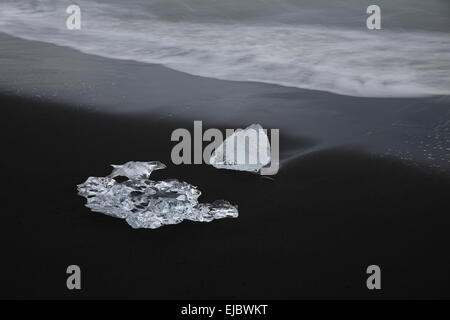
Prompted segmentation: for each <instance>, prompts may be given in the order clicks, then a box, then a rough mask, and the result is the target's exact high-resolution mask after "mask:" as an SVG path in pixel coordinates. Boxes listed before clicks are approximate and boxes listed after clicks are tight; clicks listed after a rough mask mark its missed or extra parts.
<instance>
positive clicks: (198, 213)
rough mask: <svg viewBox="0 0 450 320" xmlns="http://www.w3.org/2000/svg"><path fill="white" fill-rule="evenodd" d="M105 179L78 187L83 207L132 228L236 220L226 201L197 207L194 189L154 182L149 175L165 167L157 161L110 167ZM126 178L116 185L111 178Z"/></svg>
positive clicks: (174, 182)
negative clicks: (84, 205) (111, 217)
mask: <svg viewBox="0 0 450 320" xmlns="http://www.w3.org/2000/svg"><path fill="white" fill-rule="evenodd" d="M112 166H113V168H114V169H113V171H112V172H111V174H110V175H109V176H106V177H89V178H88V179H87V180H86V181H85V182H84V183H82V184H79V185H78V194H79V195H80V196H82V197H85V198H86V199H87V203H86V207H88V208H90V209H91V210H92V211H94V212H100V213H103V214H106V215H110V216H113V217H116V218H122V219H125V220H126V221H127V222H128V224H129V225H130V226H131V227H133V228H150V229H156V228H159V227H161V226H163V225H167V224H177V223H180V222H182V221H183V220H185V219H186V220H191V221H200V222H210V221H212V220H214V219H221V218H227V217H231V218H236V217H237V216H238V209H237V206H233V205H232V204H230V203H229V202H228V201H224V200H218V201H214V202H213V203H199V202H198V197H200V195H201V192H200V191H199V190H198V189H197V187H195V186H193V185H191V184H189V183H187V182H184V181H179V180H176V179H169V180H162V181H153V180H150V179H149V177H150V174H151V173H152V171H154V170H159V169H164V168H166V166H165V165H164V164H163V163H161V162H159V161H151V162H135V161H130V162H127V163H125V164H123V165H112ZM117 177H126V178H128V179H127V180H125V181H123V182H119V181H117V180H116V179H114V178H117Z"/></svg>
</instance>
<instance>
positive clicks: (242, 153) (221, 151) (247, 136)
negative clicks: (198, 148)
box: [209, 124, 271, 172]
mask: <svg viewBox="0 0 450 320" xmlns="http://www.w3.org/2000/svg"><path fill="white" fill-rule="evenodd" d="M270 160H271V159H270V142H269V138H268V137H267V133H266V131H265V130H264V129H263V127H262V126H261V125H260V124H252V125H250V126H248V127H247V128H245V129H243V130H242V129H238V130H236V131H235V132H234V133H233V134H231V135H230V136H229V137H228V138H226V139H225V141H224V142H223V143H222V144H221V145H219V146H218V147H217V148H216V149H215V150H214V152H213V154H212V155H211V158H210V159H209V163H210V164H211V165H212V166H214V167H215V168H218V169H229V170H239V171H249V172H259V171H260V170H261V169H262V168H263V167H265V166H266V165H267V164H269V163H270Z"/></svg>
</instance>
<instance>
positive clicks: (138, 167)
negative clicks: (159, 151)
mask: <svg viewBox="0 0 450 320" xmlns="http://www.w3.org/2000/svg"><path fill="white" fill-rule="evenodd" d="M111 166H112V167H113V168H114V170H113V171H112V172H111V174H110V175H109V177H110V178H115V177H119V176H123V177H127V178H129V179H134V178H140V177H147V178H148V177H150V175H151V174H152V172H153V171H155V170H160V169H165V168H166V165H165V164H163V163H161V162H159V161H150V162H139V161H129V162H127V163H125V164H121V165H117V164H112V165H111Z"/></svg>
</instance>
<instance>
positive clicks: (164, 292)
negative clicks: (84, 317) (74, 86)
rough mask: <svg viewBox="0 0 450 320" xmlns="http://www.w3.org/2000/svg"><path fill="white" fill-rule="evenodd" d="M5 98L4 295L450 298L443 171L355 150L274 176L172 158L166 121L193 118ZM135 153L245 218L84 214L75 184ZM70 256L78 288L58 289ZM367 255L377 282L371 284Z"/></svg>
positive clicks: (321, 156) (317, 156)
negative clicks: (154, 222) (143, 222)
mask: <svg viewBox="0 0 450 320" xmlns="http://www.w3.org/2000/svg"><path fill="white" fill-rule="evenodd" d="M0 105H1V110H2V116H1V118H0V128H1V131H2V132H1V140H2V144H1V150H2V157H1V170H2V174H1V177H2V183H1V195H2V210H1V215H2V222H1V224H0V225H1V233H0V234H1V255H2V259H1V269H0V270H1V274H2V283H1V286H0V288H1V289H0V297H1V298H152V299H163V298H267V299H270V298H276V299H278V298H287V299H296V298H450V275H449V273H448V270H449V269H450V257H449V254H448V252H449V250H448V245H449V243H450V241H449V240H450V233H449V228H450V216H449V215H450V210H449V209H450V197H449V191H450V179H449V178H448V177H446V176H444V175H443V174H441V173H439V172H432V171H430V169H424V168H420V167H417V166H411V165H405V164H402V163H400V162H398V161H396V160H393V159H388V158H384V159H383V158H379V157H375V156H371V155H369V154H365V153H364V152H362V151H359V150H351V149H331V150H325V151H321V152H317V153H313V154H310V155H308V156H304V157H303V158H299V159H298V160H296V161H293V162H290V163H289V164H287V165H286V166H284V167H283V168H282V169H281V170H280V172H279V174H278V176H277V177H276V178H275V180H270V179H264V178H261V177H259V176H255V175H250V174H243V173H236V172H229V171H222V170H216V169H213V168H211V167H207V166H178V167H177V166H174V165H171V163H170V158H169V157H170V150H171V147H172V146H173V143H171V142H170V139H169V137H170V133H171V131H172V130H173V129H174V128H178V127H187V128H191V127H192V122H186V123H182V122H178V123H170V122H168V121H166V120H164V121H163V120H160V119H154V118H152V117H142V116H124V115H117V116H115V115H105V114H100V113H95V112H89V111H86V110H80V109H76V108H71V107H67V106H62V105H57V104H50V103H46V102H43V101H38V100H29V99H22V98H15V97H8V96H1V98H0ZM283 141H284V145H283ZM307 143H308V142H307V141H301V140H298V141H297V140H296V141H289V140H288V139H285V140H282V143H281V145H282V148H287V147H288V145H289V144H296V147H298V145H301V144H307ZM283 146H284V147H283ZM129 160H142V161H145V160H160V161H163V162H165V163H166V164H168V165H169V168H168V169H167V170H163V171H159V172H156V173H154V175H153V177H154V178H157V179H162V178H169V177H175V178H179V179H181V180H185V181H187V182H190V183H192V184H195V185H197V186H198V187H199V189H200V190H202V191H203V195H202V197H201V199H202V201H212V200H215V199H226V200H229V201H231V202H233V203H236V204H238V205H239V210H240V217H239V218H237V219H228V220H219V221H214V222H212V223H209V224H206V223H193V222H183V223H182V224H179V225H175V226H166V227H163V228H160V229H157V230H133V229H131V228H130V227H129V226H128V225H127V224H126V223H125V222H124V221H122V220H116V219H113V218H110V217H107V216H103V215H101V214H97V213H91V212H90V211H89V210H88V209H87V208H85V207H84V199H83V198H81V197H79V196H77V194H76V184H77V183H80V182H83V181H84V180H85V179H86V178H87V177H88V176H91V175H94V176H102V175H106V174H107V173H109V171H110V168H109V164H110V163H123V162H126V161H129ZM71 264H77V265H79V266H80V267H81V269H82V290H81V291H77V292H74V291H69V290H67V289H66V274H65V269H66V267H67V266H68V265H71ZM371 264H377V265H380V266H381V269H382V290H381V291H377V292H373V291H369V290H367V289H366V286H365V282H366V277H367V275H366V274H365V269H366V267H367V266H368V265H371Z"/></svg>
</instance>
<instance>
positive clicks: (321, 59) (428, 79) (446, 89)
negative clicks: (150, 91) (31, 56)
mask: <svg viewBox="0 0 450 320" xmlns="http://www.w3.org/2000/svg"><path fill="white" fill-rule="evenodd" d="M70 2H71V1H65V0H63V1H54V0H41V1H38V2H37V1H30V0H14V1H11V0H4V1H2V3H1V4H0V31H2V32H4V33H7V34H10V35H13V36H17V37H21V38H25V39H29V40H39V41H44V42H48V43H52V44H56V45H61V46H67V47H71V48H74V49H77V50H79V51H81V52H84V53H88V54H95V55H99V56H103V57H108V58H113V59H127V60H135V61H140V62H145V63H153V64H161V65H164V66H167V67H169V68H172V69H175V70H178V71H182V72H186V73H190V74H193V75H198V76H204V77H211V78H217V79H224V80H234V81H256V82H263V83H271V84H278V85H283V86H291V87H298V88H306V89H314V90H323V91H329V92H334V93H338V94H343V95H351V96H364V97H414V96H427V95H448V94H450V37H449V34H448V33H445V32H430V31H428V32H425V31H406V32H405V31H394V30H384V29H383V30H379V31H369V30H367V29H366V28H365V23H364V16H363V17H362V22H361V23H359V26H360V27H358V28H351V27H349V26H339V25H337V26H327V27H325V26H323V25H322V26H317V25H313V24H296V23H291V22H289V23H288V21H291V20H292V16H291V15H289V14H288V13H287V12H288V11H291V12H293V11H294V9H295V8H297V7H294V5H293V4H292V1H281V0H280V1H275V3H276V4H278V6H276V5H272V6H269V7H267V8H265V7H264V8H263V9H264V10H266V11H265V13H264V12H263V11H264V10H263V9H261V8H260V9H259V10H256V11H255V10H253V11H252V10H250V9H248V8H250V7H251V6H249V3H248V2H245V1H241V2H242V3H243V4H241V7H240V8H241V9H242V6H243V5H244V4H245V5H246V6H247V7H248V8H247V9H248V10H244V9H242V10H239V7H233V6H231V5H230V6H226V7H223V6H222V7H220V8H219V9H220V10H221V11H220V10H219V9H217V8H216V9H217V10H216V11H215V13H214V12H212V10H213V9H214V5H213V4H211V1H209V3H210V4H211V5H210V6H208V5H206V4H205V5H203V6H202V7H201V9H202V10H203V11H202V10H199V11H198V10H196V7H195V5H196V4H203V2H204V1H195V0H191V1H185V2H177V1H167V5H166V3H165V2H163V1H150V4H151V5H148V2H147V5H146V6H144V5H143V3H141V2H140V1H134V2H133V1H131V2H128V1H126V2H125V1H122V2H116V3H115V2H109V3H105V2H103V1H100V0H97V1H84V0H82V1H78V2H77V3H78V4H79V5H80V6H81V8H82V29H81V30H79V31H69V30H67V29H66V26H65V20H66V17H67V14H66V12H65V10H66V8H67V6H68V5H69V4H71V3H70ZM171 3H172V4H173V3H177V4H178V6H173V7H172V8H173V10H172V11H170V9H171V7H170V4H171ZM213 3H214V4H217V2H213ZM232 3H233V4H234V6H238V5H239V2H235V1H233V2H232ZM255 3H258V4H260V3H265V2H262V1H257V0H253V4H255ZM181 4H183V5H181ZM281 4H283V5H281ZM266 6H268V5H267V3H266ZM253 7H254V6H253ZM253 7H252V8H253ZM183 8H184V9H183ZM280 8H281V9H280ZM282 9H283V10H284V11H283V10H282ZM297 9H298V8H297ZM226 10H229V12H228V11H226ZM230 10H231V11H230ZM316 11H317V10H316ZM199 12H200V13H199ZM218 12H222V13H223V12H226V14H225V13H224V14H223V15H222V16H220V15H219V14H218ZM244 13H247V14H244ZM185 14H186V15H187V16H186V15H185ZM303 14H304V13H303ZM241 15H243V16H245V19H243V18H241V17H240V16H241ZM268 15H272V16H273V17H274V18H273V19H262V18H261V17H265V16H268ZM227 17H232V19H231V18H228V19H227ZM236 17H238V18H239V19H238V18H236ZM255 17H256V18H255ZM275 17H277V18H275ZM280 17H284V20H283V19H281V18H280ZM286 17H288V18H286Z"/></svg>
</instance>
